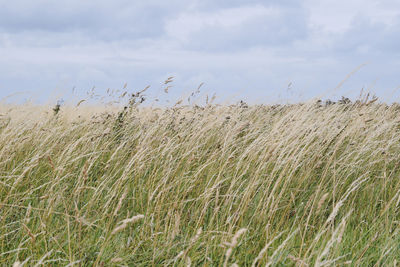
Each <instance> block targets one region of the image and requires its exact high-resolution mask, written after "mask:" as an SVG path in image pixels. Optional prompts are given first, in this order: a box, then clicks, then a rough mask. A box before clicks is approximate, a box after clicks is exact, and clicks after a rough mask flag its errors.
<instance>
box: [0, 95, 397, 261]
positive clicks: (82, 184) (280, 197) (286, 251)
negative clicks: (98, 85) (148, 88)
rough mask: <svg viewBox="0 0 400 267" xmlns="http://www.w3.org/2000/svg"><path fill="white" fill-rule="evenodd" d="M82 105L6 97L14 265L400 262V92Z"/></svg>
mask: <svg viewBox="0 0 400 267" xmlns="http://www.w3.org/2000/svg"><path fill="white" fill-rule="evenodd" d="M80 108H81V107H79V108H76V110H73V109H69V110H68V109H67V108H63V107H62V108H61V110H60V111H59V112H58V113H57V114H56V115H54V114H53V112H52V110H51V108H47V110H48V113H47V114H46V113H45V112H43V110H42V109H43V107H42V109H40V108H29V107H13V109H12V110H11V111H10V110H8V111H4V112H3V114H2V117H1V125H0V127H1V129H0V158H1V161H0V264H1V265H12V264H15V265H16V266H20V265H23V264H26V265H29V266H31V265H35V264H37V265H40V264H46V265H49V264H54V265H69V266H71V265H73V264H77V265H82V266H87V265H99V266H109V265H121V266H123V265H132V266H155V265H175V266H183V265H193V266H198V265H206V266H217V265H223V266H231V265H235V264H236V265H239V266H244V265H248V266H264V265H266V266H282V265H288V266H314V265H315V266H332V265H338V266H339V265H340V266H342V265H346V264H348V265H352V266H373V265H377V266H379V265H392V266H396V265H397V264H398V262H399V261H400V258H399V257H400V256H399V255H400V234H399V229H400V228H399V223H400V211H399V203H400V179H399V177H400V176H399V175H400V168H399V167H400V118H399V111H400V107H399V106H398V105H391V106H388V105H386V104H378V103H361V102H358V103H357V104H351V103H345V104H333V105H328V106H321V105H318V104H316V103H305V104H296V105H286V106H249V107H247V106H243V105H242V106H240V105H234V106H219V105H207V106H205V107H198V106H179V107H178V106H175V107H172V108H162V109H161V108H158V109H157V108H146V107H142V108H131V109H129V108H128V109H127V110H126V111H125V112H124V113H119V114H118V113H116V112H110V113H108V114H105V113H103V114H100V113H98V115H97V116H95V117H90V116H86V117H84V116H78V110H79V109H80ZM28 118H31V119H28ZM18 264H19V265H18Z"/></svg>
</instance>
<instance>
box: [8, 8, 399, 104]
mask: <svg viewBox="0 0 400 267" xmlns="http://www.w3.org/2000/svg"><path fill="white" fill-rule="evenodd" d="M170 76H174V82H173V83H171V85H172V87H171V88H170V89H169V92H170V97H171V98H173V97H181V96H185V95H188V94H190V93H191V92H192V91H194V90H196V88H197V87H198V86H199V84H200V83H204V84H203V86H202V87H201V95H202V96H203V97H204V96H205V95H207V94H208V95H212V94H214V93H215V94H216V96H217V98H218V99H223V100H224V101H228V102H229V101H231V102H232V101H237V100H239V99H243V100H246V101H248V102H250V103H272V102H285V101H287V102H297V101H305V100H308V99H310V98H315V97H318V98H333V99H335V98H339V97H341V96H342V95H344V96H349V97H353V98H354V97H357V96H358V95H359V94H360V91H361V90H362V89H363V90H364V91H371V93H374V94H376V95H377V96H378V97H380V98H381V99H382V100H383V101H388V102H392V101H399V97H400V92H399V90H398V88H399V86H400V1H397V0H381V1H376V0H347V1H337V0H336V1H334V0H303V1H297V0H293V1H290V0H280V1H278V0H271V1H257V0H247V1H244V0H243V1H242V0H230V1H228V0H221V1H218V0H202V1H200V0H186V1H178V0H171V1H161V0H147V1H132V0H130V1H128V0H113V1H104V0H97V1H92V0H87V1H81V0H69V1H48V0H35V1H31V0H15V1H8V0H0V98H2V99H7V101H16V100H21V99H24V100H33V101H39V102H40V101H47V100H49V101H54V100H55V99H59V98H64V99H67V100H71V101H72V100H77V99H80V98H82V97H84V96H85V94H86V92H87V91H89V90H91V89H92V88H93V87H95V91H96V92H98V94H100V95H102V94H104V93H105V92H106V90H107V89H108V88H111V89H115V90H117V89H118V90H121V91H122V90H129V91H132V92H134V91H137V90H140V89H143V88H144V87H145V86H147V85H150V86H151V87H150V89H149V90H148V91H147V92H146V93H147V94H148V95H149V97H160V98H162V97H164V98H166V96H165V95H164V94H165V93H164V91H163V88H164V86H163V81H164V80H166V79H167V78H168V77H170ZM125 84H127V86H126V88H124V85H125Z"/></svg>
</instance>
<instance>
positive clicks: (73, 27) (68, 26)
mask: <svg viewBox="0 0 400 267" xmlns="http://www.w3.org/2000/svg"><path fill="white" fill-rule="evenodd" d="M179 10H180V9H179V8H178V6H176V5H174V2H171V3H169V4H166V3H162V2H161V3H160V2H158V1H148V2H137V1H124V0H122V1H61V2H60V1H16V2H10V3H7V4H4V3H3V4H1V6H0V30H1V31H2V32H3V33H9V34H15V33H18V32H23V33H26V32H30V31H33V32H35V31H36V32H53V33H60V32H77V31H78V32H84V33H85V34H86V35H88V36H91V37H93V38H95V39H103V40H108V41H110V40H115V39H117V40H118V39H131V38H150V37H152V38H154V37H157V36H159V35H161V34H162V32H163V21H164V19H165V18H166V17H168V16H171V15H173V14H174V13H175V12H179Z"/></svg>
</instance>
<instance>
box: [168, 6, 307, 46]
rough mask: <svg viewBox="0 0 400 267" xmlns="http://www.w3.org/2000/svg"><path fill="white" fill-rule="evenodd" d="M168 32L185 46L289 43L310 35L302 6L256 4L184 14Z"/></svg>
mask: <svg viewBox="0 0 400 267" xmlns="http://www.w3.org/2000/svg"><path fill="white" fill-rule="evenodd" d="M226 22H228V23H226ZM227 24H228V25H227ZM167 33H169V35H170V38H176V39H177V40H178V42H180V44H181V46H182V47H183V48H184V49H189V50H191V49H194V50H202V51H230V50H232V51H235V50H240V49H249V48H251V47H257V46H267V47H268V46H272V47H274V46H284V47H288V46H290V45H291V43H292V42H294V41H296V40H299V39H305V38H307V35H308V25H307V17H306V14H305V11H304V10H302V9H295V8H285V7H268V6H263V5H255V6H240V7H237V8H229V9H220V10H217V11H214V12H202V13H199V12H194V13H190V12H189V13H184V14H180V17H178V18H175V20H174V21H170V23H169V24H168V25H167Z"/></svg>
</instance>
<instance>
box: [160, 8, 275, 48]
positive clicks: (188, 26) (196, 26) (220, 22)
mask: <svg viewBox="0 0 400 267" xmlns="http://www.w3.org/2000/svg"><path fill="white" fill-rule="evenodd" d="M280 14H281V12H280V9H279V8H277V7H264V6H262V5H254V6H244V7H235V8H227V9H222V10H218V11H215V12H201V13H200V12H196V11H193V12H190V13H183V14H180V15H178V17H177V18H174V19H171V20H169V21H167V23H166V26H165V29H166V33H167V34H168V35H169V36H170V37H173V38H176V39H178V40H181V41H186V42H187V41H189V39H190V37H191V35H192V34H196V33H198V32H201V31H203V30H205V29H207V28H214V29H215V28H218V29H220V30H227V31H231V30H233V29H234V28H235V27H240V26H242V25H243V24H244V23H246V22H248V21H251V20H257V19H258V18H260V17H261V18H263V17H265V16H267V17H269V18H270V19H276V18H277V17H279V15H280Z"/></svg>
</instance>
